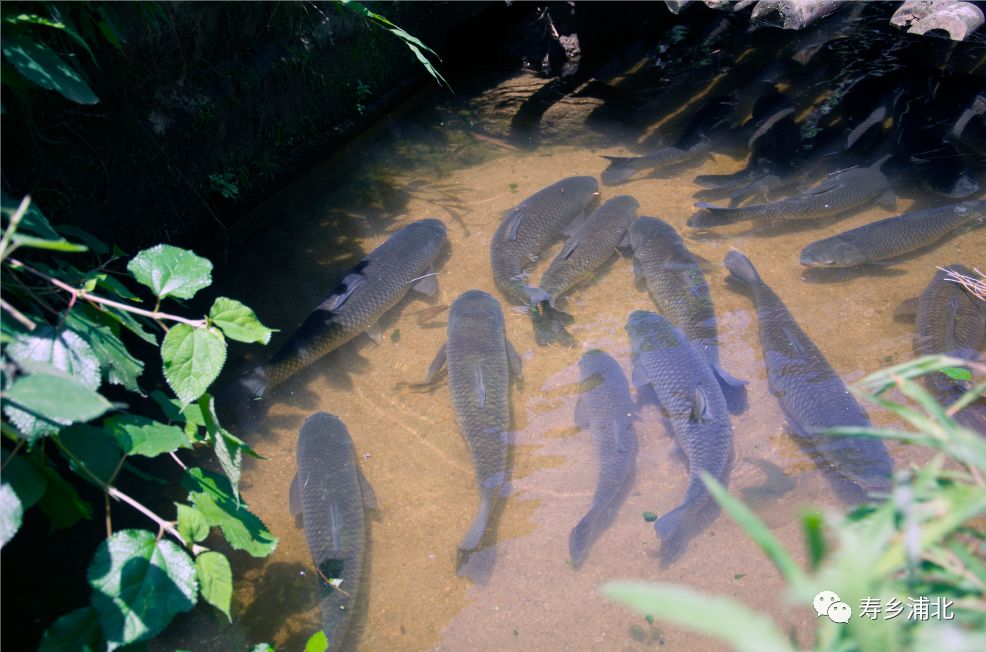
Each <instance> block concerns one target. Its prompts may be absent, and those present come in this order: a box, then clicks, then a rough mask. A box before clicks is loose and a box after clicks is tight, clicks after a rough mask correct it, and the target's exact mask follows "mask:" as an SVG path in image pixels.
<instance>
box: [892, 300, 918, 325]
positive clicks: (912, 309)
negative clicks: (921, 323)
mask: <svg viewBox="0 0 986 652" xmlns="http://www.w3.org/2000/svg"><path fill="white" fill-rule="evenodd" d="M917 314H918V297H911V298H910V299H904V300H903V301H901V302H900V305H899V306H897V309H896V310H894V319H896V320H898V321H914V318H915V317H917Z"/></svg>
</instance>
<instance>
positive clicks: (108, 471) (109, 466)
mask: <svg viewBox="0 0 986 652" xmlns="http://www.w3.org/2000/svg"><path fill="white" fill-rule="evenodd" d="M58 440H59V441H60V442H61V444H62V446H63V447H64V448H66V449H67V450H68V452H69V453H70V454H71V457H69V461H70V464H71V466H72V470H73V471H75V472H76V473H77V474H78V475H79V477H81V478H82V479H83V480H85V481H86V482H92V477H91V476H90V475H89V474H90V473H91V474H92V475H95V476H96V477H97V478H99V479H100V480H102V481H103V484H108V483H110V482H111V481H112V480H113V473H114V472H115V471H116V469H117V466H119V464H120V458H122V457H123V451H122V450H120V446H119V444H117V441H116V440H115V439H114V438H113V437H112V436H111V435H110V433H109V432H107V431H106V430H104V429H103V428H93V427H92V426H86V425H80V424H76V425H74V426H69V427H68V428H66V429H65V430H62V431H61V432H60V433H59V435H58ZM79 464H81V465H82V466H84V467H85V468H86V469H88V471H89V473H87V472H86V471H84V470H82V469H78V468H76V466H77V465H79Z"/></svg>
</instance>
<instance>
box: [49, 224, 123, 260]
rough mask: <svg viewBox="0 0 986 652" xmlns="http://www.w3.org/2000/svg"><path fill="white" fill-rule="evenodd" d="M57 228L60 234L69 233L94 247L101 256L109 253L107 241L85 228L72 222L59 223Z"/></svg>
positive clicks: (93, 249)
mask: <svg viewBox="0 0 986 652" xmlns="http://www.w3.org/2000/svg"><path fill="white" fill-rule="evenodd" d="M55 229H56V230H57V231H58V233H59V234H60V235H63V236H65V235H67V236H70V237H73V238H75V239H76V240H78V241H79V242H81V243H82V244H84V245H85V246H87V247H89V248H90V249H92V251H93V253H97V254H99V255H100V256H102V255H104V254H108V253H109V252H110V248H109V247H108V246H107V245H106V243H105V242H103V241H102V240H100V239H99V238H97V237H96V236H94V235H92V234H91V233H89V232H88V231H86V230H85V229H80V228H79V227H77V226H72V225H70V224H59V225H58V226H56V227H55Z"/></svg>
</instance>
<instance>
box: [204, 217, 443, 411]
mask: <svg viewBox="0 0 986 652" xmlns="http://www.w3.org/2000/svg"><path fill="white" fill-rule="evenodd" d="M444 243H445V224H444V223H442V222H441V221H440V220H435V219H427V220H419V221H417V222H412V223H411V224H408V225H407V226H405V227H404V228H402V229H400V230H399V231H397V232H396V233H394V235H392V236H390V238H388V239H387V241H386V242H384V243H383V244H381V245H380V246H379V247H377V248H376V249H374V250H373V251H371V252H370V253H369V254H367V256H366V257H365V258H364V259H363V260H362V261H360V262H359V263H358V264H357V265H356V266H355V267H353V268H352V269H350V270H349V271H348V272H346V275H345V276H344V277H343V279H342V281H341V282H340V283H339V284H338V285H337V286H336V287H335V288H334V289H333V290H332V292H330V293H329V295H328V296H327V297H326V298H325V299H324V300H323V301H322V302H321V303H320V304H319V305H318V306H316V308H315V310H314V311H312V313H311V314H310V315H309V316H308V317H307V318H305V321H304V322H302V324H301V326H299V327H298V330H296V331H295V332H294V334H293V335H292V336H291V338H290V339H289V340H288V341H287V342H286V343H285V344H284V345H283V346H282V347H281V348H280V349H279V350H278V351H277V353H275V354H274V356H273V357H272V358H271V359H270V360H269V361H268V362H267V363H265V364H262V365H260V366H258V367H256V368H255V369H253V370H252V371H250V372H249V373H247V374H245V375H243V376H241V377H240V378H238V379H237V380H235V381H233V382H232V383H230V384H229V385H227V386H226V387H224V388H223V389H221V390H220V392H219V394H218V395H217V399H216V401H217V405H218V406H219V407H220V409H222V410H223V412H224V413H225V414H227V415H228V416H229V417H231V418H232V421H229V422H230V423H238V424H240V425H241V426H245V425H246V424H247V423H248V421H249V417H250V416H252V415H253V414H255V413H256V412H257V411H258V410H259V408H258V407H257V406H256V403H259V401H257V399H261V398H263V397H264V396H265V395H266V394H267V392H268V391H269V390H271V389H272V388H274V387H276V386H277V385H279V384H281V383H282V382H284V381H285V380H287V379H288V378H290V377H291V376H293V375H294V374H295V373H297V372H299V371H301V370H302V369H304V368H305V367H307V366H308V365H310V364H312V363H313V362H315V361H316V360H319V359H320V358H322V357H324V356H325V355H328V354H329V353H331V352H332V351H334V350H335V349H337V348H339V347H340V346H342V345H343V344H345V343H346V342H348V341H350V340H351V339H353V338H354V337H356V336H357V335H359V334H360V333H363V332H365V331H367V330H368V329H372V327H373V326H374V325H375V324H376V323H377V321H378V320H379V319H380V317H381V316H383V314H384V313H385V312H387V311H388V310H390V309H391V308H393V307H394V306H395V305H397V303H398V302H399V301H400V300H401V299H403V298H404V296H405V295H406V294H407V293H408V292H409V291H411V290H412V289H413V290H415V291H417V292H420V293H422V294H425V295H428V296H435V294H437V292H438V282H437V280H436V275H435V273H434V271H433V270H432V264H433V263H434V261H435V259H436V258H437V257H438V254H439V253H440V251H441V249H442V246H443V245H444ZM226 422H227V421H226V420H224V423H226Z"/></svg>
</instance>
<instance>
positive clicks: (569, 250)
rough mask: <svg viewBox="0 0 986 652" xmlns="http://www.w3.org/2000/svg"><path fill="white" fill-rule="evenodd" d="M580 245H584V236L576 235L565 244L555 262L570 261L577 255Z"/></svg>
mask: <svg viewBox="0 0 986 652" xmlns="http://www.w3.org/2000/svg"><path fill="white" fill-rule="evenodd" d="M580 244H582V234H580V233H576V234H575V235H573V236H572V237H570V238H569V239H568V241H567V242H565V246H564V247H562V250H561V251H559V252H558V255H557V256H555V260H568V259H569V258H570V257H571V256H572V254H574V253H575V250H576V249H578V248H579V245H580Z"/></svg>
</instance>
